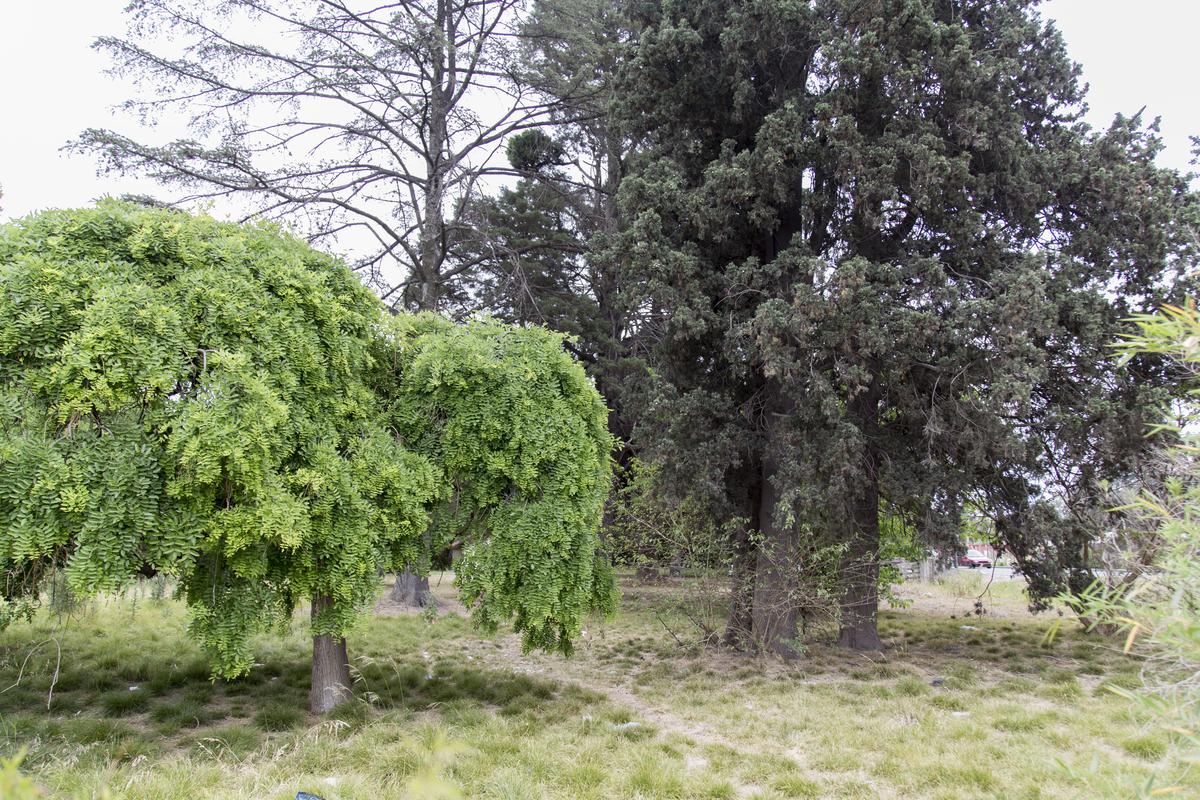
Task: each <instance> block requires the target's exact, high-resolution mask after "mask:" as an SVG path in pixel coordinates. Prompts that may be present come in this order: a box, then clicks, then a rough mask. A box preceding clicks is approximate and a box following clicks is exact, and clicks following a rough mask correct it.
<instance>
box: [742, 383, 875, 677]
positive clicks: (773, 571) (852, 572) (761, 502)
mask: <svg viewBox="0 0 1200 800" xmlns="http://www.w3.org/2000/svg"><path fill="white" fill-rule="evenodd" d="M864 394H865V396H864V397H862V398H860V399H859V401H858V402H857V403H852V407H853V408H854V411H856V412H857V414H856V415H857V416H858V418H859V420H858V421H859V422H860V425H862V426H863V427H861V428H860V430H862V431H864V434H865V435H867V436H869V434H870V431H871V430H873V426H874V424H875V422H874V414H875V407H876V405H877V403H878V401H877V399H876V398H875V396H874V394H875V393H874V390H873V389H872V390H868V391H867V392H866V393H864ZM777 408H781V409H783V410H784V411H786V408H787V406H786V403H785V404H783V405H782V406H777ZM782 424H786V414H785V413H782V412H781V413H776V414H774V415H773V419H772V421H771V422H769V424H768V429H767V444H766V446H765V450H764V455H763V458H762V461H761V465H760V468H759V470H758V473H757V475H755V476H753V477H752V479H751V481H750V485H751V487H752V488H751V489H750V492H749V495H750V498H749V501H750V512H751V513H750V529H749V530H747V531H745V532H744V533H743V535H742V536H740V537H739V538H738V539H737V540H736V541H735V542H734V561H733V592H732V605H731V608H730V615H729V621H728V623H727V625H726V628H725V633H724V636H723V637H722V643H723V644H725V645H727V646H731V647H736V648H738V649H753V650H755V651H758V652H771V653H775V654H777V655H781V656H783V657H784V658H796V657H798V656H799V652H798V650H797V649H796V646H795V642H796V639H797V636H798V623H799V620H800V616H801V612H802V610H803V609H802V607H801V605H802V597H801V594H802V587H801V586H800V585H799V582H800V573H801V566H802V565H801V563H800V559H801V557H802V556H801V551H800V534H799V531H798V530H797V529H796V528H795V527H794V526H786V525H780V524H778V522H777V521H776V513H775V512H776V509H777V506H778V505H779V501H780V497H781V487H780V485H779V474H778V473H779V458H780V455H779V454H780V447H781V442H780V439H779V436H780V435H781V430H779V429H778V428H777V426H779V425H782ZM773 428H775V430H774V431H773V430H772V429H773ZM857 471H858V477H859V480H858V481H857V482H856V483H857V487H856V490H855V491H854V493H853V494H852V496H851V497H850V498H849V499H848V502H847V504H846V509H845V515H844V519H845V522H846V525H845V528H844V532H843V540H844V541H845V542H846V544H847V549H846V555H845V557H844V558H843V560H842V565H841V571H842V574H841V579H842V584H843V587H844V589H843V596H842V601H841V608H840V611H841V625H840V629H839V632H838V644H839V645H840V646H842V647H848V648H851V649H855V650H879V649H882V647H883V643H882V641H881V640H880V638H879V632H878V609H879V546H880V538H879V483H878V478H877V476H876V474H875V468H874V463H873V459H872V455H871V451H870V446H869V444H865V443H864V445H863V450H862V456H861V462H860V464H859V465H858V467H857ZM798 590H801V591H798Z"/></svg>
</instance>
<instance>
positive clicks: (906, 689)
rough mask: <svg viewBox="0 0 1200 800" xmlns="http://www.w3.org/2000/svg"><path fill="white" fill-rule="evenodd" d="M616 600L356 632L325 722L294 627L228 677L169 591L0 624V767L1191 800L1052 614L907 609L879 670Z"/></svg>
mask: <svg viewBox="0 0 1200 800" xmlns="http://www.w3.org/2000/svg"><path fill="white" fill-rule="evenodd" d="M627 588H628V591H627V592H626V598H625V601H624V603H623V606H622V611H621V613H620V614H619V615H618V616H617V617H616V618H615V619H614V620H611V621H609V622H607V623H604V624H600V623H599V622H598V621H597V622H593V623H592V624H591V625H589V626H588V630H587V634H586V635H585V636H584V637H583V638H582V639H581V641H580V645H579V650H578V653H577V655H576V656H575V657H574V658H573V659H571V660H563V659H561V658H559V657H557V656H550V655H531V656H528V657H523V656H521V655H520V650H519V646H518V645H517V643H516V642H515V640H514V639H513V638H512V637H508V636H495V637H492V636H486V635H481V634H480V633H478V632H476V631H475V630H474V629H473V628H472V626H471V625H470V623H469V622H468V621H467V620H465V619H463V618H461V617H459V616H456V615H442V616H440V617H439V618H437V619H436V620H433V621H430V620H428V619H424V618H422V617H420V616H415V615H413V616H408V615H401V616H373V617H370V618H368V619H367V620H366V621H365V622H364V623H363V625H362V626H360V628H359V629H358V630H356V631H355V632H354V633H353V634H352V635H351V637H350V652H351V655H352V659H353V660H354V661H355V667H356V670H357V673H358V680H359V685H358V699H357V700H356V701H354V702H353V703H351V704H348V705H347V706H344V707H342V708H340V709H338V710H337V711H336V712H335V713H333V714H332V715H330V716H328V717H325V718H315V717H312V716H310V715H309V714H308V713H307V712H306V710H305V705H306V699H307V691H308V679H309V674H308V661H307V657H308V641H307V639H306V638H305V636H304V634H303V628H302V625H300V624H298V625H297V626H296V630H295V631H294V632H293V633H292V634H291V635H289V636H286V637H283V638H269V639H264V640H263V641H262V643H261V646H260V648H259V659H258V663H257V664H256V665H255V667H254V669H253V670H252V671H251V673H250V674H249V675H248V676H247V677H246V678H244V679H242V680H239V681H232V682H224V681H218V682H215V683H214V682H212V681H210V680H209V679H208V670H207V667H206V665H205V662H204V659H203V656H202V654H201V653H200V651H199V650H198V649H197V648H196V646H195V645H194V644H192V643H191V642H190V641H189V640H188V639H187V636H186V633H185V623H186V620H185V616H184V613H183V611H182V609H181V608H180V607H179V606H178V604H176V603H174V602H171V601H151V600H149V599H147V598H141V599H137V600H134V599H131V598H125V599H122V600H110V601H108V602H104V603H100V604H97V605H94V606H92V607H89V608H85V609H82V610H79V611H77V612H76V614H75V616H74V617H73V618H72V619H70V620H67V621H63V620H58V619H55V618H52V617H50V616H48V615H46V616H42V617H39V618H38V619H36V620H35V621H34V623H33V624H20V625H16V626H14V627H13V628H11V629H10V630H9V631H7V632H5V633H4V634H2V635H0V688H3V687H5V686H9V685H10V684H14V683H16V685H15V686H13V688H10V689H8V690H7V691H4V692H0V754H5V755H6V754H11V753H13V752H15V751H16V750H17V749H19V748H22V747H24V748H27V750H28V753H27V755H26V758H25V762H24V769H25V770H26V771H27V772H29V773H31V774H32V775H34V776H35V777H36V778H37V779H38V781H39V782H40V783H42V784H43V785H44V786H45V787H46V788H47V789H48V790H49V791H50V792H51V793H52V795H53V796H68V797H76V796H77V797H92V796H99V795H98V794H97V793H98V792H99V791H100V790H101V788H102V787H107V788H108V790H109V791H110V792H111V795H112V796H114V797H130V798H163V799H164V800H166V798H172V799H173V798H177V797H182V796H187V797H204V798H246V797H255V798H259V797H261V798H279V799H280V800H282V798H288V800H290V799H291V798H293V797H295V794H296V792H297V791H298V790H301V789H303V790H305V791H309V792H312V793H315V794H317V795H318V796H321V797H324V798H327V799H328V800H333V798H346V799H347V800H352V799H353V798H370V800H379V798H388V797H405V796H414V797H419V796H431V797H432V796H434V795H433V794H429V790H423V789H421V788H420V787H422V786H426V787H428V786H431V785H437V786H441V787H442V788H445V787H446V786H453V787H456V788H457V789H458V791H460V792H461V794H462V796H464V797H470V798H477V797H478V798H546V799H547V800H554V799H556V798H613V797H619V798H753V797H757V798H762V799H763V800H766V799H767V798H804V797H822V798H823V797H845V798H874V797H887V798H983V797H989V798H992V797H994V798H1001V797H1003V798H1010V797H1011V798H1058V797H1088V798H1110V797H1111V798H1117V797H1122V798H1123V797H1130V796H1137V794H1138V793H1139V792H1140V791H1142V790H1144V789H1145V787H1146V786H1148V785H1149V786H1159V785H1164V784H1165V783H1167V782H1169V781H1171V780H1182V781H1183V782H1184V784H1185V787H1184V793H1183V796H1186V794H1187V793H1188V792H1192V791H1196V790H1197V789H1200V784H1198V783H1197V782H1196V779H1195V778H1194V777H1189V775H1188V774H1187V773H1185V772H1184V771H1183V770H1182V769H1181V768H1180V765H1179V764H1178V763H1177V761H1176V759H1177V755H1176V753H1175V751H1174V749H1173V744H1172V741H1171V738H1170V736H1169V735H1168V734H1166V733H1164V732H1162V731H1159V730H1155V729H1154V728H1153V727H1151V726H1150V724H1149V723H1148V722H1147V721H1146V720H1145V719H1143V718H1141V717H1140V716H1139V715H1138V714H1137V713H1136V712H1135V711H1134V710H1132V709H1131V708H1130V706H1129V705H1128V704H1127V703H1126V701H1125V700H1123V699H1121V698H1119V697H1117V696H1115V695H1114V694H1112V693H1111V692H1109V691H1107V690H1106V689H1105V688H1104V687H1105V686H1107V685H1113V686H1131V685H1136V683H1137V673H1138V669H1139V667H1140V665H1139V664H1138V663H1136V662H1133V661H1131V660H1129V659H1127V658H1126V657H1124V656H1122V655H1121V654H1120V653H1119V652H1118V649H1117V648H1114V647H1111V646H1108V645H1107V644H1106V643H1105V642H1103V641H1102V640H1097V639H1095V638H1093V637H1090V636H1088V635H1086V634H1083V633H1082V632H1080V631H1078V630H1076V629H1075V628H1074V626H1073V625H1070V624H1065V625H1062V630H1061V632H1060V633H1059V635H1058V636H1057V637H1055V638H1054V639H1053V640H1052V641H1047V639H1046V636H1045V633H1046V630H1047V629H1048V627H1049V625H1050V621H1049V620H1041V619H1029V618H1020V617H1011V616H1010V617H999V616H997V617H990V616H986V615H985V616H984V617H981V618H980V617H972V618H970V619H969V620H966V619H964V618H962V617H961V616H958V615H957V614H956V615H955V617H954V618H951V617H950V616H949V614H945V613H941V612H938V613H933V612H930V611H928V610H922V608H921V607H920V605H921V604H920V603H918V605H917V607H914V608H909V609H903V610H895V611H887V612H885V613H884V614H883V618H882V621H881V630H882V632H883V636H884V638H885V639H886V640H887V641H888V643H889V650H888V651H887V652H886V653H884V654H883V655H878V654H875V655H863V654H855V653H847V652H844V651H841V650H838V649H836V648H834V647H831V646H830V645H829V644H828V643H827V642H826V641H824V640H823V639H822V637H821V636H820V635H817V636H816V637H815V638H814V640H813V641H810V642H809V643H808V651H807V655H806V657H805V659H804V660H802V661H800V662H797V663H794V664H783V663H781V662H779V661H776V660H772V659H753V658H746V657H742V656H735V655H731V654H728V653H713V652H711V651H708V650H705V649H703V648H700V647H696V646H694V644H693V642H692V640H689V639H688V637H687V635H686V632H687V626H688V624H689V622H688V620H687V619H686V618H684V617H683V616H681V615H680V614H679V609H678V604H677V603H676V602H675V598H674V597H673V595H672V590H671V587H661V586H659V587H652V588H647V589H643V588H642V587H637V586H630V587H627ZM676 589H677V587H676ZM927 590H928V591H933V592H938V593H940V595H939V597H946V598H950V599H954V597H955V595H956V592H957V590H953V591H952V590H948V589H945V588H944V587H927ZM922 591H926V589H924V588H923V589H922ZM1006 591H1008V590H1006ZM439 592H440V593H442V594H443V595H446V594H447V589H446V587H445V585H443V586H442V588H440V589H439ZM933 599H934V600H937V599H938V598H933ZM964 626H966V627H964ZM38 643H49V644H42V645H41V646H40V647H38V646H37V645H38ZM56 643H57V644H56ZM58 645H61V648H62V651H61V652H62V658H61V663H59V662H58ZM35 648H36V649H35ZM22 665H24V672H23V674H21V679H20V681H19V683H18V682H17V677H18V673H19V672H20V671H21V669H22ZM56 665H57V666H58V672H59V674H58V677H57V681H56V682H55V683H54V692H53V695H52V696H50V694H49V692H50V686H51V682H52V679H53V677H54V671H55V667H56ZM48 697H49V700H50V708H49V710H47V707H46V706H47V699H48ZM431 775H432V776H435V778H436V780H435V781H434V783H432V784H431V783H430V777H429V776H431ZM1181 776H1182V777H1181ZM1189 781H1190V783H1188V782H1189ZM422 792H425V795H423V794H422ZM437 796H443V795H437Z"/></svg>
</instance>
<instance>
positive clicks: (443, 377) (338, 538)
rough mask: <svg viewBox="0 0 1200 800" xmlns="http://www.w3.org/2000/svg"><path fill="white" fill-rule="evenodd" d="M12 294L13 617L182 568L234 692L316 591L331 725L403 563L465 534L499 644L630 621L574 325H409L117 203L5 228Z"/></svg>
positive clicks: (2, 354)
mask: <svg viewBox="0 0 1200 800" xmlns="http://www.w3.org/2000/svg"><path fill="white" fill-rule="evenodd" d="M0 286H2V287H3V293H2V295H0V531H2V534H0V570H3V578H4V604H3V605H2V606H0V612H4V611H5V610H7V609H12V608H15V609H16V610H27V609H28V607H29V603H30V601H31V600H32V601H36V598H37V596H38V592H39V588H40V587H41V585H42V583H43V581H45V580H46V579H47V578H48V577H50V576H52V575H54V574H55V573H57V572H59V571H62V572H64V573H65V575H66V578H67V581H68V583H69V585H70V586H71V588H72V589H73V590H74V591H76V592H77V593H80V594H83V595H87V594H95V593H98V592H104V591H114V590H119V589H120V588H121V587H123V586H125V585H127V584H128V582H129V581H131V580H133V579H135V578H137V577H138V576H141V575H153V574H164V575H168V576H172V577H174V578H176V579H178V581H179V586H180V593H181V594H182V596H183V598H184V599H185V600H186V602H187V604H188V606H189V609H190V611H191V629H192V631H193V633H194V634H195V635H196V637H197V638H198V639H199V641H200V643H201V644H202V645H203V646H204V648H205V649H206V651H207V652H208V654H209V657H210V659H211V663H212V667H213V672H214V674H215V675H219V676H224V677H234V676H237V675H239V674H242V673H244V672H245V671H247V670H248V669H249V668H250V667H251V665H252V663H253V652H252V649H251V637H252V635H253V634H254V633H256V632H259V631H263V630H266V629H269V628H272V627H276V626H280V625H286V624H287V623H288V621H289V620H290V619H291V617H292V613H293V610H294V608H295V606H296V604H297V603H298V602H299V601H301V600H304V599H309V600H311V617H312V620H311V627H312V633H313V673H312V674H313V684H312V693H311V697H310V705H311V706H312V708H313V710H314V711H324V710H327V709H328V708H330V707H332V706H333V705H335V704H337V703H338V702H340V701H341V700H343V699H345V697H346V696H347V695H348V693H349V691H350V686H351V680H350V673H349V667H348V659H347V653H346V642H345V638H344V632H345V630H346V629H347V627H348V626H349V625H350V624H351V623H352V622H353V621H354V619H355V617H356V615H357V614H358V612H359V611H360V610H361V609H362V608H363V607H365V606H367V605H368V604H370V602H371V601H372V600H373V599H374V597H375V593H376V591H377V588H378V577H377V576H378V574H379V571H380V570H381V569H394V568H396V567H398V566H399V565H403V564H412V563H419V562H420V561H421V558H422V555H423V551H424V549H425V548H427V547H428V546H429V543H430V541H431V540H432V539H433V538H434V537H431V536H430V535H429V531H431V530H434V531H436V530H440V529H442V527H443V526H445V525H448V524H451V523H452V522H453V523H454V524H459V525H461V526H462V527H464V528H465V529H467V530H468V531H469V532H470V533H473V534H475V535H476V536H477V537H478V539H477V540H476V541H475V542H474V544H473V546H472V547H470V548H468V551H467V555H466V559H465V566H464V569H463V577H462V579H461V580H462V585H463V590H464V594H465V596H466V597H467V598H469V601H470V602H471V603H472V605H473V609H474V612H475V615H476V618H477V619H478V620H479V621H480V622H481V623H482V624H484V625H485V626H492V627H494V626H495V625H496V624H497V623H498V622H499V621H501V620H504V619H507V618H509V617H513V616H515V618H516V624H517V627H518V629H520V630H522V631H523V632H524V634H525V640H526V644H527V645H528V646H546V647H549V646H553V647H556V648H559V649H567V648H569V646H570V637H571V636H572V635H573V634H574V633H575V632H576V631H577V630H578V628H579V625H580V619H581V617H582V615H583V614H584V613H586V612H587V611H588V609H590V608H592V607H594V606H601V607H604V606H610V605H611V602H610V601H611V597H610V593H611V583H605V574H604V571H603V569H602V567H601V566H598V565H597V564H596V563H595V558H594V553H595V547H596V527H597V524H598V515H599V514H600V508H601V505H602V495H603V492H604V488H602V487H604V486H605V485H606V484H605V480H606V479H605V476H606V475H607V470H608V450H609V448H610V447H611V443H610V441H609V439H608V437H607V434H605V433H604V432H603V430H599V431H597V428H596V424H597V423H596V420H597V419H599V420H600V421H601V422H600V423H599V424H601V425H602V424H603V423H602V420H603V415H604V407H603V402H602V401H601V400H600V398H599V396H598V394H597V393H596V391H595V389H594V388H593V387H592V386H591V384H590V383H589V382H588V381H587V380H586V379H585V378H584V376H583V373H582V371H581V369H580V368H579V367H578V366H577V365H575V364H573V363H572V362H571V361H570V359H569V357H568V356H566V355H565V354H564V353H563V352H562V348H561V344H560V342H559V340H558V338H557V337H555V336H554V335H553V334H550V333H548V332H545V331H540V330H537V331H535V330H530V331H512V330H509V329H504V328H501V327H499V326H497V325H495V324H479V325H476V326H474V327H472V328H470V329H459V328H453V327H449V326H448V324H445V323H440V322H439V323H435V322H431V321H414V320H412V319H410V318H407V317H403V318H391V319H389V318H387V316H386V315H385V314H384V313H383V306H382V305H381V304H380V302H379V301H378V299H377V298H376V297H374V296H373V295H372V294H371V292H370V291H369V290H368V289H366V288H365V287H364V286H363V285H362V284H361V283H360V282H359V281H358V280H357V279H356V278H355V277H354V276H353V275H352V273H351V272H350V271H349V270H348V269H346V268H345V267H344V266H343V265H342V264H341V263H340V262H338V261H336V260H335V259H333V258H332V257H330V256H326V255H323V254H321V253H318V252H316V251H314V250H312V249H310V248H309V247H308V246H307V245H305V244H303V243H301V242H299V241H298V240H296V239H293V238H291V237H289V236H286V235H283V234H281V233H280V232H279V231H278V230H277V229H276V228H274V227H273V226H266V225H259V226H252V227H242V226H237V225H233V224H229V223H220V222H216V221H214V220H212V219H209V218H206V217H189V216H187V215H184V214H181V213H179V212H173V211H165V210H158V209H147V208H142V207H136V206H132V205H126V204H120V203H115V202H106V203H103V204H101V205H100V206H99V207H98V208H97V209H94V210H81V211H56V212H47V213H45V214H42V215H39V216H36V217H31V218H28V219H26V220H23V221H21V222H18V223H14V224H13V225H11V226H8V227H6V228H4V229H0ZM510 342H511V344H510ZM517 382H519V383H521V388H522V391H523V392H524V394H520V393H519V392H517V390H516V389H515V388H512V384H514V383H517ZM506 386H507V387H509V388H508V391H507V393H505V394H496V395H495V396H492V395H488V394H487V393H488V392H489V391H490V389H491V388H493V387H500V388H502V387H506ZM485 396H486V399H485ZM468 399H469V400H470V402H469V403H468V402H467V400H468ZM534 399H536V401H537V402H538V404H539V405H538V406H536V413H537V414H538V419H539V421H540V424H539V425H538V426H534V425H532V424H531V423H530V421H529V417H530V415H532V414H534V413H535V412H534V411H533V410H530V409H531V408H532V401H533V400H534ZM489 403H491V404H493V405H494V406H495V407H496V408H497V409H507V411H508V414H507V415H505V416H501V411H500V410H497V411H496V413H494V414H491V415H488V414H483V413H481V412H480V411H479V408H480V407H482V406H486V405H488V404H489ZM514 405H515V406H516V407H514ZM383 408H387V409H390V412H389V415H385V414H384V413H383V411H382V409H383ZM519 411H523V412H524V416H522V415H521V414H520V413H518V412H519ZM472 436H474V437H476V439H475V440H474V441H472V440H471V437H472ZM556 436H557V437H561V438H562V439H563V440H562V441H560V439H556V438H554V437H556ZM539 448H540V450H539ZM535 451H537V452H540V453H542V454H541V455H536V456H535V455H532V453H534V452H535ZM468 452H469V455H465V453H468ZM472 458H475V459H477V461H472V460H471V459H472ZM531 498H535V499H531ZM548 506H552V507H554V508H556V509H558V510H559V511H558V513H559V516H558V517H556V518H554V521H555V522H556V523H557V524H556V525H551V524H550V523H551V519H550V518H549V517H548V512H546V511H545V509H546V507H548ZM535 511H536V512H537V513H539V514H540V516H539V517H538V522H539V523H540V525H541V526H540V527H537V528H531V527H530V526H529V524H528V523H527V522H526V517H525V514H526V513H534V512H535ZM539 537H544V538H539ZM514 554H518V555H520V556H521V558H522V560H520V561H514V560H513V556H514ZM470 576H477V577H475V578H474V582H472V579H471V578H470ZM478 576H483V577H478ZM485 582H486V583H485ZM22 602H24V606H25V608H24V609H22V608H21V604H22ZM10 618H11V614H6V613H0V621H6V620H7V619H10Z"/></svg>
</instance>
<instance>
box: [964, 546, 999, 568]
mask: <svg viewBox="0 0 1200 800" xmlns="http://www.w3.org/2000/svg"><path fill="white" fill-rule="evenodd" d="M958 565H959V566H960V567H969V568H971V569H976V568H983V569H991V568H992V560H991V559H990V558H988V557H987V556H985V555H984V554H983V553H981V552H979V551H978V550H968V551H967V552H965V553H963V554H962V555H961V556H959V557H958Z"/></svg>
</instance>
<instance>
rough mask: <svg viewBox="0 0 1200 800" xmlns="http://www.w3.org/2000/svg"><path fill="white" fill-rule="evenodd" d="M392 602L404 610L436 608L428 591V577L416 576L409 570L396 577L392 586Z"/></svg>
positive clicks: (435, 602) (435, 601) (431, 594)
mask: <svg viewBox="0 0 1200 800" xmlns="http://www.w3.org/2000/svg"><path fill="white" fill-rule="evenodd" d="M391 598H392V601H393V602H395V603H398V604H399V605H402V606H405V607H406V608H428V607H434V608H436V607H437V600H435V599H434V597H433V593H432V592H431V591H429V576H428V575H418V574H417V573H415V572H413V571H411V570H405V571H404V572H401V573H398V574H397V575H396V583H395V584H393V586H392V594H391Z"/></svg>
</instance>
